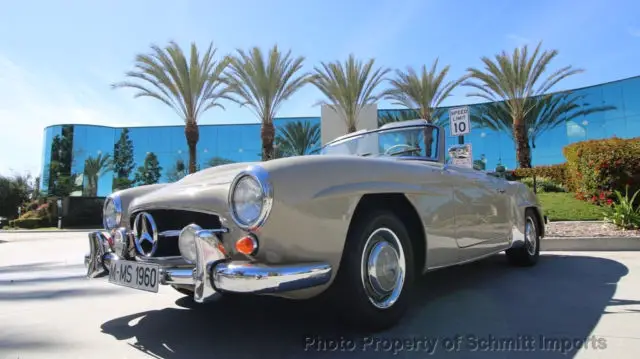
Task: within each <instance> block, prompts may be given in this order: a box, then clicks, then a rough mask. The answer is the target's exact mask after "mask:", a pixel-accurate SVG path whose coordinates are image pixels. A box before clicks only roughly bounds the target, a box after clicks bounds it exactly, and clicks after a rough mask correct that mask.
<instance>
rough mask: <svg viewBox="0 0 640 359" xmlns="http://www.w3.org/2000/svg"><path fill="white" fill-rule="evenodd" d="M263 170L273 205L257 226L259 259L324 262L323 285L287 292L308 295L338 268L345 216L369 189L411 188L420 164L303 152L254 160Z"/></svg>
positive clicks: (347, 217)
mask: <svg viewBox="0 0 640 359" xmlns="http://www.w3.org/2000/svg"><path fill="white" fill-rule="evenodd" d="M260 166H262V167H263V168H264V169H266V170H267V171H268V173H269V178H270V181H271V186H272V187H273V197H274V199H273V207H272V209H271V212H270V215H269V218H268V220H267V221H266V223H265V224H264V226H263V227H262V228H261V229H260V232H259V238H260V246H261V247H260V248H261V249H260V251H259V253H258V255H257V259H258V260H259V261H264V262H266V263H270V264H286V263H297V262H314V261H323V262H328V263H329V264H330V265H331V266H332V268H333V271H332V278H331V280H330V281H329V283H327V284H326V285H325V286H323V287H317V288H312V289H306V290H304V291H301V292H297V293H288V295H289V296H290V297H308V296H312V295H315V294H318V293H319V292H321V291H323V290H325V289H326V288H327V287H328V286H329V285H330V284H331V283H332V281H333V279H334V278H335V275H336V273H337V272H338V270H339V266H340V261H341V259H342V252H343V250H344V246H345V240H346V237H347V232H348V230H349V225H350V223H351V219H352V218H353V214H354V211H355V209H356V206H357V205H358V203H359V201H360V199H361V198H362V196H363V195H365V194H372V193H404V194H407V193H416V192H419V191H420V186H419V185H418V184H417V183H416V179H417V178H419V177H418V175H420V174H422V175H424V169H422V170H421V169H420V167H419V166H416V165H415V164H414V165H411V164H408V163H403V162H401V161H389V160H377V159H371V158H366V159H365V158H360V157H355V156H344V157H341V156H304V157H292V158H287V159H280V160H273V161H268V162H263V163H261V164H260Z"/></svg>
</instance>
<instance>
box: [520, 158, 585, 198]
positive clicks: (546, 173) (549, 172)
mask: <svg viewBox="0 0 640 359" xmlns="http://www.w3.org/2000/svg"><path fill="white" fill-rule="evenodd" d="M513 174H514V176H516V177H517V178H519V179H520V178H531V177H533V175H534V174H535V176H536V177H545V178H549V179H551V180H552V181H554V182H556V183H558V184H560V185H562V186H564V187H566V188H567V190H569V191H573V188H572V187H571V181H570V180H569V179H568V178H567V166H566V164H564V163H561V164H558V165H550V166H536V167H532V168H517V169H515V170H514V171H513Z"/></svg>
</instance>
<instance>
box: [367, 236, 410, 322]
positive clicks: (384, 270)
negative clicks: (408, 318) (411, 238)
mask: <svg viewBox="0 0 640 359" xmlns="http://www.w3.org/2000/svg"><path fill="white" fill-rule="evenodd" d="M405 265H406V264H405V258H404V251H403V248H402V244H401V243H400V240H399V239H398V236H396V234H395V233H393V231H391V230H390V229H388V228H378V229H377V230H375V231H374V232H373V233H371V235H370V236H369V238H368V239H367V243H366V244H365V247H364V252H363V255H362V269H361V273H362V284H363V286H364V289H365V292H366V293H367V296H368V297H369V301H370V302H371V303H372V304H373V305H375V306H376V307H378V308H381V309H384V308H389V307H391V306H392V305H393V304H394V303H395V302H396V301H397V300H398V298H399V297H400V293H402V287H403V285H404V276H405V270H406V268H405Z"/></svg>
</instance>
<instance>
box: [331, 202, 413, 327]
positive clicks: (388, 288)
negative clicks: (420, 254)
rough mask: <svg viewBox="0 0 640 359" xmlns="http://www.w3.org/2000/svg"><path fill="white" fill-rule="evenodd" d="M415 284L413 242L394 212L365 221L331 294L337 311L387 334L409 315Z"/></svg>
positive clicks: (351, 238)
mask: <svg viewBox="0 0 640 359" xmlns="http://www.w3.org/2000/svg"><path fill="white" fill-rule="evenodd" d="M413 280H414V264H413V250H412V246H411V239H410V237H409V233H408V232H407V229H406V227H405V225H404V224H403V223H402V221H401V220H399V219H398V217H397V216H396V215H395V214H393V213H392V212H390V211H372V212H370V213H368V214H366V215H364V216H361V217H359V218H358V219H357V222H356V223H354V224H353V227H352V228H351V229H350V231H349V235H348V237H347V242H346V244H345V249H344V252H343V255H342V261H341V263H340V268H339V270H338V274H337V276H336V279H335V282H334V284H333V285H332V289H331V290H332V291H333V294H334V298H335V299H337V300H338V301H339V302H338V303H336V305H337V307H338V308H341V309H343V312H344V314H345V316H346V317H348V318H349V319H350V320H351V321H352V323H353V324H355V325H356V326H358V327H361V328H362V329H367V330H373V331H379V330H384V329H387V328H389V327H391V326H393V325H395V324H396V323H397V322H398V321H400V319H401V318H402V317H403V315H404V313H405V312H406V310H407V308H408V304H409V291H410V289H411V287H412V284H413Z"/></svg>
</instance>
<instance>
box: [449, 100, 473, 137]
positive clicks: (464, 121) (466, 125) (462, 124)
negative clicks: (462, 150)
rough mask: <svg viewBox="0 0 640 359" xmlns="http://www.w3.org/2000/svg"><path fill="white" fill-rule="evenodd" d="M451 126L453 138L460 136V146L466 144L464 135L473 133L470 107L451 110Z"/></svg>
mask: <svg viewBox="0 0 640 359" xmlns="http://www.w3.org/2000/svg"><path fill="white" fill-rule="evenodd" d="M449 125H450V126H449V127H450V128H451V136H458V144H460V145H462V144H464V135H467V134H469V133H471V121H470V120H469V107H468V106H463V107H456V108H452V109H449Z"/></svg>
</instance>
